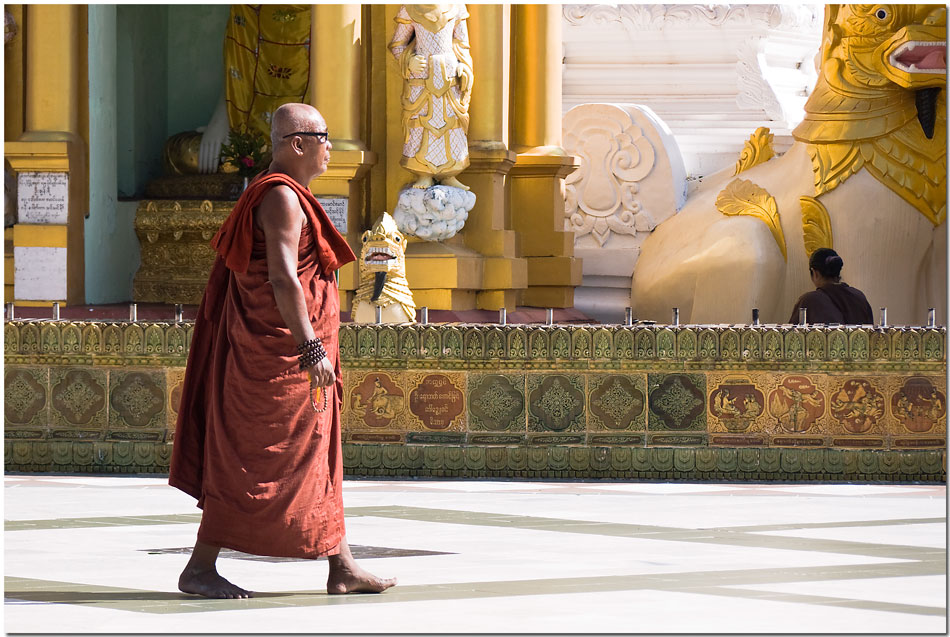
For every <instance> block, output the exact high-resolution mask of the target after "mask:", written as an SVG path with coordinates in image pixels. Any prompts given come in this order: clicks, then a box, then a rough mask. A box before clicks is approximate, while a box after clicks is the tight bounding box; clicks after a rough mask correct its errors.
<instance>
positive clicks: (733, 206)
mask: <svg viewBox="0 0 950 637" xmlns="http://www.w3.org/2000/svg"><path fill="white" fill-rule="evenodd" d="M716 209H717V210H719V212H721V213H722V214H724V215H726V216H730V217H732V216H749V217H755V218H756V219H761V220H762V221H763V222H765V225H767V226H768V227H769V230H770V231H771V232H772V237H774V238H775V243H777V244H778V248H779V250H781V251H782V257H783V258H784V259H785V261H786V262H787V261H788V251H787V249H786V247H785V233H784V232H782V224H781V222H780V221H779V216H778V205H777V204H776V203H775V198H774V197H772V195H770V194H769V193H768V191H767V190H765V189H764V188H762V187H760V186H757V185H755V184H754V183H752V182H751V181H747V180H745V179H733V180H732V183H730V184H729V185H728V186H726V187H725V188H723V190H722V192H720V193H719V196H718V197H717V198H716Z"/></svg>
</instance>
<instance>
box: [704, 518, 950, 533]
mask: <svg viewBox="0 0 950 637" xmlns="http://www.w3.org/2000/svg"><path fill="white" fill-rule="evenodd" d="M940 523H943V524H946V523H947V518H946V517H943V518H901V519H894V520H860V521H851V522H802V523H800V524H763V525H745V526H717V527H711V528H709V529H708V530H710V531H745V532H750V533H751V532H755V533H764V532H767V531H794V530H800V529H834V528H851V527H873V526H906V525H909V524H940Z"/></svg>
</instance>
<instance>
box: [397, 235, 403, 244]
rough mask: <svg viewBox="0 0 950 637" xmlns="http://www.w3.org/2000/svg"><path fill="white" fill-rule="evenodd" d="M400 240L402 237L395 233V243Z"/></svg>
mask: <svg viewBox="0 0 950 637" xmlns="http://www.w3.org/2000/svg"><path fill="white" fill-rule="evenodd" d="M400 241H402V237H400V236H399V235H396V243H399V242H400Z"/></svg>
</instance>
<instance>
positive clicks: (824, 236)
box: [798, 197, 834, 259]
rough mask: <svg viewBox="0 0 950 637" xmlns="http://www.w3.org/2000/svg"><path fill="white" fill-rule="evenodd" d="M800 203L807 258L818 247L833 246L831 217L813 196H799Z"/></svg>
mask: <svg viewBox="0 0 950 637" xmlns="http://www.w3.org/2000/svg"><path fill="white" fill-rule="evenodd" d="M798 200H799V202H801V204H802V233H803V234H804V237H805V253H806V254H807V255H808V258H809V259H810V258H811V255H812V254H813V253H814V252H815V250H817V249H818V248H834V241H833V237H832V234H831V217H829V216H828V209H827V208H825V206H824V204H822V203H821V202H820V201H818V200H817V199H815V198H814V197H799V199H798Z"/></svg>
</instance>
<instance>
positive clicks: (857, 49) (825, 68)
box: [632, 4, 947, 325]
mask: <svg viewBox="0 0 950 637" xmlns="http://www.w3.org/2000/svg"><path fill="white" fill-rule="evenodd" d="M946 37H947V11H946V7H944V6H942V5H897V4H894V5H890V4H878V5H827V6H826V8H825V24H824V36H823V40H822V48H821V54H820V56H819V58H818V63H819V69H818V71H819V78H818V82H817V84H816V86H815V89H814V92H813V93H812V95H811V96H810V97H809V99H808V102H807V103H806V105H805V111H806V114H805V119H804V121H803V122H802V123H801V124H800V125H799V126H798V127H797V128H796V129H795V130H794V131H793V135H794V137H795V140H796V142H795V144H794V145H793V146H792V147H791V148H790V149H789V150H788V152H786V153H785V154H784V155H782V156H781V157H776V158H773V159H769V160H768V161H765V162H762V163H758V162H757V161H754V160H751V161H748V162H747V161H744V160H740V163H739V165H738V166H737V167H736V169H735V171H733V170H729V171H728V172H722V173H719V174H716V175H712V176H710V177H708V178H707V179H706V180H705V183H704V184H703V185H702V186H701V187H700V188H698V189H697V191H696V192H695V193H694V194H693V195H691V196H690V198H689V200H688V201H687V203H686V205H685V206H684V207H683V208H682V210H681V211H680V213H679V214H677V215H675V216H674V217H671V218H670V219H669V220H667V221H665V222H664V223H662V224H660V225H659V226H658V227H657V230H656V231H655V232H654V233H653V235H652V236H651V237H650V238H649V239H648V240H647V241H646V242H645V243H644V244H643V247H642V252H641V255H640V258H639V261H638V262H637V266H636V270H635V272H634V276H633V289H632V297H633V303H634V305H635V309H636V312H637V315H638V316H640V317H642V318H653V319H660V320H662V319H663V318H665V317H667V316H669V312H670V308H671V307H679V308H680V309H681V312H682V314H681V316H682V318H683V320H685V321H687V322H693V323H736V322H744V321H748V317H749V316H750V315H751V310H752V308H759V309H760V310H761V312H762V317H763V319H764V320H765V321H766V322H776V321H781V320H784V319H785V317H787V316H788V313H789V312H790V311H791V308H792V306H793V304H794V301H795V299H796V298H798V296H799V295H801V294H802V293H803V292H805V291H808V290H809V289H810V288H811V285H810V284H809V281H808V278H807V277H808V258H809V256H810V254H811V253H813V252H814V251H815V250H816V249H818V248H820V247H829V248H831V247H833V248H834V249H835V250H836V251H837V252H838V253H839V254H840V255H841V256H842V258H843V259H844V262H845V264H846V266H845V271H844V272H843V274H842V278H843V279H845V280H846V281H847V283H848V284H850V285H853V286H855V287H857V288H858V289H860V290H862V291H863V292H864V293H865V294H866V296H867V299H868V301H869V302H870V303H871V305H872V307H887V309H888V318H889V319H892V320H891V322H892V323H893V324H898V325H922V324H923V322H924V320H925V318H926V315H927V308H928V307H933V308H937V312H938V315H937V319H938V320H940V321H945V320H946V316H945V312H946V309H945V308H946V303H947V278H946V277H947V234H946V226H945V225H944V224H945V223H946V214H947V185H946V179H947V141H946V140H947V137H946V135H947V133H946V122H947V110H946V108H947V107H946V83H947V76H946V72H947V63H946ZM766 139H767V136H766V135H758V136H754V137H753V140H750V142H751V146H753V147H754V148H752V149H751V150H752V151H753V152H750V153H745V154H747V155H749V156H750V157H752V156H754V155H761V157H762V158H765V157H767V156H768V155H770V154H771V151H770V150H769V149H767V148H766V146H767V144H766V143H765V140H766ZM756 149H758V150H759V151H765V152H754V151H756ZM740 172H741V176H737V174H738V173H740Z"/></svg>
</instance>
